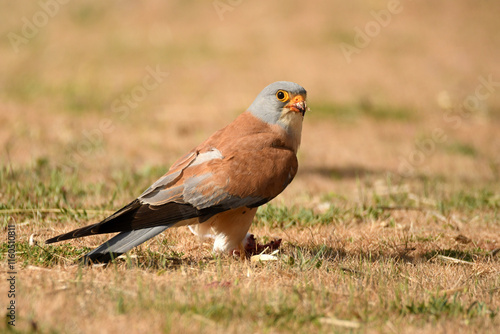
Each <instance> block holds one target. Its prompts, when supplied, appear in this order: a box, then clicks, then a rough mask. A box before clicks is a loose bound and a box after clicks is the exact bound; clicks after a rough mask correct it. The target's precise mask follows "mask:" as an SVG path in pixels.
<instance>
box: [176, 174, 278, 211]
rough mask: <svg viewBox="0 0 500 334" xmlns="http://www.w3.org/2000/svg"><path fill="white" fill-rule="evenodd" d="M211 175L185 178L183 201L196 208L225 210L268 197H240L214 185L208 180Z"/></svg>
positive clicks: (258, 201) (250, 205)
mask: <svg viewBox="0 0 500 334" xmlns="http://www.w3.org/2000/svg"><path fill="white" fill-rule="evenodd" d="M211 176H212V173H207V174H203V175H200V176H196V177H192V178H189V179H188V180H186V182H185V183H184V201H185V202H186V203H189V204H191V205H192V206H194V207H195V208H197V209H198V210H203V209H206V208H213V207H218V208H221V209H225V210H229V209H234V208H240V207H243V206H247V207H254V206H259V205H262V204H264V203H266V202H267V201H269V199H265V198H262V197H259V196H247V197H243V198H242V197H239V196H234V195H231V194H229V193H228V192H227V190H226V189H224V188H223V187H220V186H214V184H212V183H211V182H210V181H209V179H210V177H211ZM258 203H259V204H258ZM256 204H258V205H256Z"/></svg>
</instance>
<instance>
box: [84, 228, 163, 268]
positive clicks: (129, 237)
mask: <svg viewBox="0 0 500 334" xmlns="http://www.w3.org/2000/svg"><path fill="white" fill-rule="evenodd" d="M168 228H169V226H157V227H150V228H144V229H142V230H134V231H129V232H122V233H120V234H118V235H115V236H114V237H113V238H111V239H109V240H108V241H106V242H105V243H103V244H102V245H100V246H99V247H97V248H96V249H94V250H93V251H91V252H90V253H88V254H86V255H85V256H83V257H81V258H80V259H79V261H80V262H81V263H83V264H86V265H87V264H92V263H107V262H110V261H112V260H113V259H116V258H117V257H118V256H120V255H122V254H124V253H126V252H128V251H129V250H131V249H132V248H134V247H136V246H138V245H140V244H142V243H143V242H146V241H147V240H149V239H151V238H153V237H154V236H156V235H158V234H160V233H161V232H163V231H165V230H166V229H168Z"/></svg>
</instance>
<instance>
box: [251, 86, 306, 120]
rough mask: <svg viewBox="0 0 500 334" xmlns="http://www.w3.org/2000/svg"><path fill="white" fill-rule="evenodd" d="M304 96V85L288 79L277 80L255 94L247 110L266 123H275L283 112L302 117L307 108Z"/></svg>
mask: <svg viewBox="0 0 500 334" xmlns="http://www.w3.org/2000/svg"><path fill="white" fill-rule="evenodd" d="M306 97H307V92H306V90H305V89H304V87H302V86H300V85H298V84H296V83H294V82H290V81H277V82H274V83H272V84H270V85H269V86H267V87H266V88H264V89H263V90H262V91H261V92H260V93H259V95H257V97H256V98H255V100H254V101H253V103H252V104H251V105H250V107H249V108H248V111H250V112H251V113H252V114H253V115H254V116H256V117H258V118H260V119H261V120H263V121H264V122H266V123H269V124H277V123H279V122H278V121H279V120H280V118H282V116H283V114H284V113H289V112H292V113H294V114H295V113H297V114H299V115H301V117H303V116H304V113H305V112H306V109H307V105H306Z"/></svg>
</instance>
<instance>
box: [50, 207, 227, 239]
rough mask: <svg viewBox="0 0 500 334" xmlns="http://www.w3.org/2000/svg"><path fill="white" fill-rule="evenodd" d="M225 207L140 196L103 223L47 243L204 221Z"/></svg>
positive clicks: (80, 229) (77, 230)
mask: <svg viewBox="0 0 500 334" xmlns="http://www.w3.org/2000/svg"><path fill="white" fill-rule="evenodd" d="M221 211H223V209H220V208H217V209H210V210H198V209H196V208H195V207H193V206H192V205H190V204H180V203H166V204H162V205H158V206H154V205H150V204H143V203H141V202H140V201H139V200H138V199H136V200H135V201H133V202H132V203H130V204H128V205H127V206H125V207H123V208H122V209H120V210H118V211H117V212H115V213H114V214H112V215H111V216H109V217H108V218H106V219H104V220H103V221H102V222H100V223H97V224H93V225H90V226H86V227H82V228H79V229H76V230H73V231H71V232H68V233H65V234H61V235H59V236H57V237H54V238H51V239H48V240H47V241H45V243H46V244H50V243H53V242H57V241H63V240H68V239H74V238H80V237H85V236H88V235H96V234H103V233H114V232H128V231H133V230H140V229H144V228H149V227H156V226H171V225H173V224H175V223H177V222H179V221H182V220H186V219H191V218H196V217H200V219H201V221H204V220H206V219H207V217H211V216H213V215H214V214H216V213H218V212H221Z"/></svg>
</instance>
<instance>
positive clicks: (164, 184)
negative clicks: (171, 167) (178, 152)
mask: <svg viewBox="0 0 500 334" xmlns="http://www.w3.org/2000/svg"><path fill="white" fill-rule="evenodd" d="M181 174H182V170H179V171H177V172H175V173H172V174H167V175H165V176H163V177H161V178H160V179H158V180H157V181H156V182H155V183H153V184H152V185H151V186H150V187H149V188H148V189H146V190H145V191H144V192H143V193H142V194H141V195H140V196H139V199H141V198H143V197H147V196H148V195H149V197H151V196H152V195H151V193H152V192H154V191H160V190H161V189H164V188H168V187H169V186H171V185H172V184H174V183H175V182H176V181H177V180H178V179H179V178H180V177H181Z"/></svg>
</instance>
